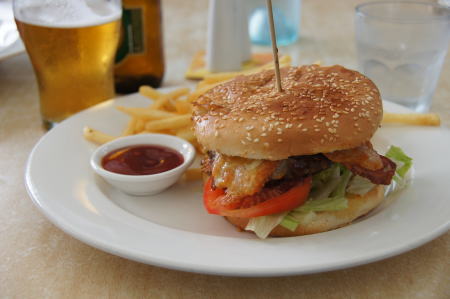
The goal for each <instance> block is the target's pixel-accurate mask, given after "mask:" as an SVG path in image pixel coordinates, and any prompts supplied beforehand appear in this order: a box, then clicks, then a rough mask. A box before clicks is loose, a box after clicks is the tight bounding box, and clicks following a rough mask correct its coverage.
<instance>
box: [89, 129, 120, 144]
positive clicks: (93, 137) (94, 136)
mask: <svg viewBox="0 0 450 299" xmlns="http://www.w3.org/2000/svg"><path fill="white" fill-rule="evenodd" d="M83 136H84V138H86V140H89V141H91V142H94V143H97V144H103V143H106V142H109V141H111V140H114V139H116V138H117V137H115V136H111V135H108V134H105V133H103V132H101V131H98V130H95V129H92V128H89V127H84V128H83Z"/></svg>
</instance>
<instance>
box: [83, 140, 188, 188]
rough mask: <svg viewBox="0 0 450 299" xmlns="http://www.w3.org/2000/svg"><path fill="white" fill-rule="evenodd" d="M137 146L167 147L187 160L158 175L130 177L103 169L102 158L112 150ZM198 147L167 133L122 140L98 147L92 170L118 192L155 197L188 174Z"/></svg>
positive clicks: (91, 161)
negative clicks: (186, 172) (185, 173)
mask: <svg viewBox="0 0 450 299" xmlns="http://www.w3.org/2000/svg"><path fill="white" fill-rule="evenodd" d="M133 145H156V146H165V147H168V148H171V149H173V150H175V151H177V152H179V153H180V154H181V155H182V156H183V158H184V161H183V163H182V164H181V165H179V166H177V167H175V168H173V169H170V170H168V171H164V172H161V173H157V174H147V175H128V174H119V173H115V172H111V171H108V170H106V169H105V168H103V165H102V159H103V158H104V157H105V156H106V155H108V154H109V153H111V152H112V151H115V150H118V149H121V148H125V147H129V146H133ZM195 154H196V152H195V148H194V147H193V146H192V144H190V143H189V142H187V141H186V140H184V139H181V138H178V137H175V136H171V135H165V134H139V135H132V136H127V137H121V138H118V139H115V140H113V141H110V142H108V143H105V144H103V145H101V146H100V147H99V148H97V149H96V150H95V151H94V153H93V154H92V156H91V160H90V164H91V167H92V169H93V170H94V171H95V173H97V174H98V175H99V176H101V177H102V178H103V179H104V180H105V181H107V182H108V183H109V184H111V185H112V186H114V187H116V188H117V189H119V190H121V191H123V192H125V193H127V194H130V195H136V196H144V195H153V194H157V193H160V192H162V191H164V190H165V189H167V188H169V187H170V186H172V185H173V184H175V182H177V181H178V179H179V178H180V177H181V175H182V174H183V173H184V172H185V171H186V169H187V168H188V167H189V166H190V165H191V164H192V162H193V161H194V158H195Z"/></svg>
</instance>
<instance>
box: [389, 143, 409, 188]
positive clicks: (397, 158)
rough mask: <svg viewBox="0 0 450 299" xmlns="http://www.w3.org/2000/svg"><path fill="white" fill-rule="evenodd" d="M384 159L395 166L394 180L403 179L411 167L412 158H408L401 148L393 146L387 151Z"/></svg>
mask: <svg viewBox="0 0 450 299" xmlns="http://www.w3.org/2000/svg"><path fill="white" fill-rule="evenodd" d="M386 157H388V158H389V159H391V160H392V161H394V162H395V164H397V169H396V170H395V176H394V179H397V180H398V179H404V178H405V175H406V173H407V172H408V171H409V169H410V168H411V166H412V158H411V157H408V156H407V155H406V154H405V153H404V152H403V150H402V149H401V148H399V147H397V146H393V145H392V146H391V147H390V148H389V150H388V151H387V153H386Z"/></svg>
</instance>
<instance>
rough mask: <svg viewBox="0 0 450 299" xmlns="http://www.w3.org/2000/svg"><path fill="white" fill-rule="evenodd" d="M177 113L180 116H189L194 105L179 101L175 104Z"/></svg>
mask: <svg viewBox="0 0 450 299" xmlns="http://www.w3.org/2000/svg"><path fill="white" fill-rule="evenodd" d="M175 111H176V112H177V113H179V114H187V113H191V112H192V104H191V103H189V102H187V101H183V100H180V99H178V100H177V101H176V102H175Z"/></svg>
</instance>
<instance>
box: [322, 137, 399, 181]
mask: <svg viewBox="0 0 450 299" xmlns="http://www.w3.org/2000/svg"><path fill="white" fill-rule="evenodd" d="M324 155H325V156H326V157H327V158H328V159H330V160H331V161H333V162H337V163H342V164H343V165H344V166H345V167H347V168H348V169H350V170H351V171H352V172H353V173H355V174H357V175H360V176H362V177H365V178H366V179H369V180H370V181H371V182H372V183H374V184H377V185H389V184H390V183H391V180H392V177H393V176H394V174H395V168H396V165H395V163H394V162H392V161H391V160H389V159H388V158H386V157H385V156H381V155H380V154H378V153H377V152H376V151H375V150H374V149H373V147H372V144H371V143H370V142H366V143H365V144H363V145H361V146H358V147H355V148H352V149H348V150H342V151H335V152H332V153H326V154H324Z"/></svg>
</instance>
